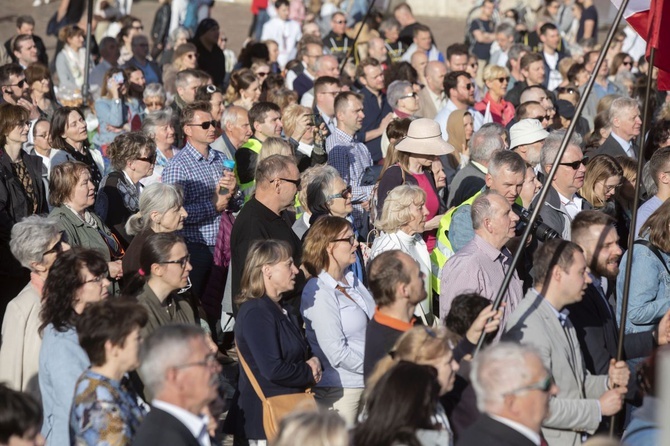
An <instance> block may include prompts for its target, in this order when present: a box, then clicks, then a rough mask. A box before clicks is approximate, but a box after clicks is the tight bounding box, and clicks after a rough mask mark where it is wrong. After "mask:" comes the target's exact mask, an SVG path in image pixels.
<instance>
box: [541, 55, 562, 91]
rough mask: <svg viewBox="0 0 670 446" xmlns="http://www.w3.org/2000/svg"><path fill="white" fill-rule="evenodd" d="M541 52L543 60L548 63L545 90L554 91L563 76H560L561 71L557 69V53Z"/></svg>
mask: <svg viewBox="0 0 670 446" xmlns="http://www.w3.org/2000/svg"><path fill="white" fill-rule="evenodd" d="M543 54H544V60H546V61H547V65H549V83H548V84H547V90H549V91H554V90H555V89H556V87H558V86H559V85H560V83H561V82H563V76H561V73H560V72H559V71H558V53H554V54H547V53H543Z"/></svg>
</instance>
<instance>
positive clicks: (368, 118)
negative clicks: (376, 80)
mask: <svg viewBox="0 0 670 446" xmlns="http://www.w3.org/2000/svg"><path fill="white" fill-rule="evenodd" d="M359 93H360V94H361V95H363V112H364V113H365V118H363V127H361V129H360V130H359V131H358V132H357V133H356V137H357V138H358V141H360V142H363V143H365V145H366V146H367V148H368V150H369V151H370V155H372V161H373V162H374V163H377V162H378V161H379V160H381V159H382V158H383V156H382V137H381V136H378V137H377V138H374V139H371V140H370V141H365V133H366V132H369V131H370V130H374V129H376V128H377V127H379V124H381V123H382V119H384V117H385V116H386V115H388V114H389V113H392V112H393V110H392V109H391V106H390V105H389V103H388V101H387V100H386V95H385V94H382V105H381V107H379V102H377V96H375V95H374V94H373V93H372V92H371V91H370V90H368V89H367V88H365V87H363V88H361V90H360V91H359Z"/></svg>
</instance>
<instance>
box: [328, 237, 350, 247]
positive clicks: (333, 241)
mask: <svg viewBox="0 0 670 446" xmlns="http://www.w3.org/2000/svg"><path fill="white" fill-rule="evenodd" d="M330 242H331V243H335V242H349V244H350V245H351V246H354V245H355V244H356V236H355V235H351V236H349V237H347V238H336V239H333V240H331V241H330Z"/></svg>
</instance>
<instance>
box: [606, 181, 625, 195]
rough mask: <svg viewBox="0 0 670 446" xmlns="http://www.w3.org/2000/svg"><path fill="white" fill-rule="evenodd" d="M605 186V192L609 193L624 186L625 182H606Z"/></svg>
mask: <svg viewBox="0 0 670 446" xmlns="http://www.w3.org/2000/svg"><path fill="white" fill-rule="evenodd" d="M603 186H605V193H606V194H607V193H610V192H613V191H615V190H617V189H620V188H621V187H622V186H623V183H619V184H615V185H614V186H609V185H607V184H604V185H603Z"/></svg>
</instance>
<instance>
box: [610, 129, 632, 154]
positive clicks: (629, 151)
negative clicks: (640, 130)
mask: <svg viewBox="0 0 670 446" xmlns="http://www.w3.org/2000/svg"><path fill="white" fill-rule="evenodd" d="M611 135H612V138H614V140H615V141H616V142H618V143H619V145H620V146H621V148H622V149H623V151H624V152H626V155H628V156H630V157H631V158H637V157H636V156H635V152H634V151H633V148H632V147H631V143H630V141H626V140H625V139H623V138H622V137H620V136H619V135H617V134H616V133H614V132H612V133H611Z"/></svg>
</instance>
